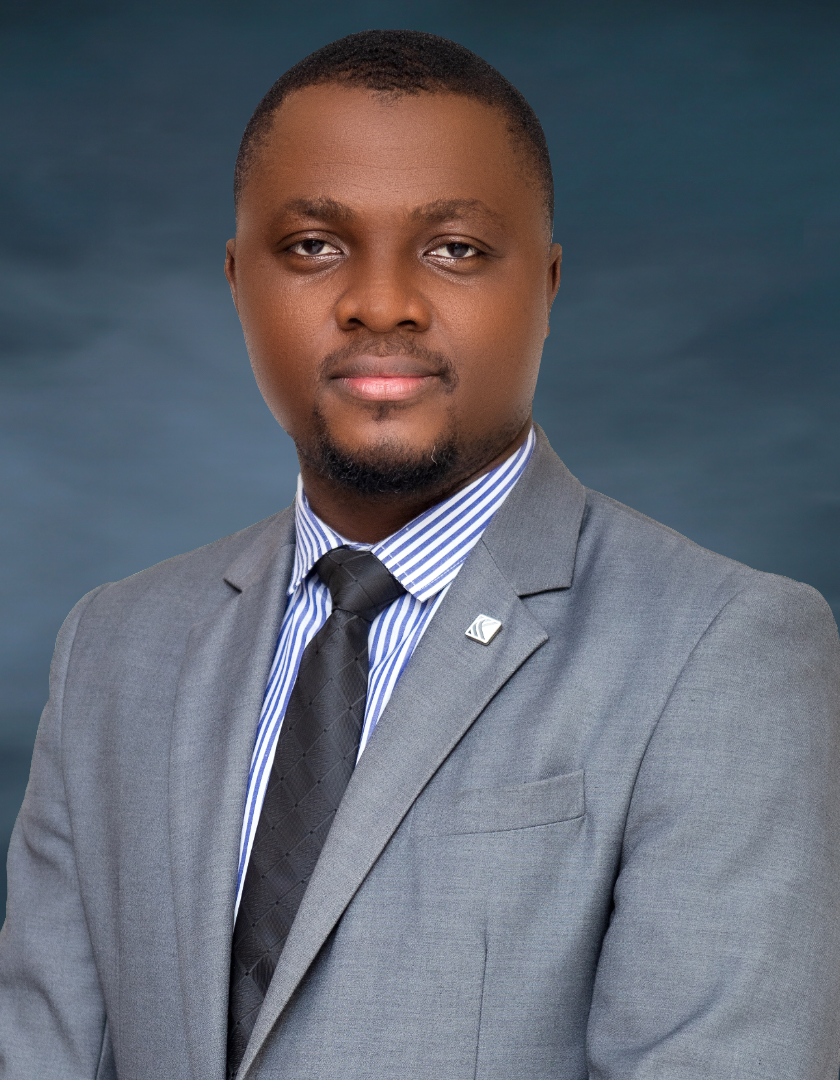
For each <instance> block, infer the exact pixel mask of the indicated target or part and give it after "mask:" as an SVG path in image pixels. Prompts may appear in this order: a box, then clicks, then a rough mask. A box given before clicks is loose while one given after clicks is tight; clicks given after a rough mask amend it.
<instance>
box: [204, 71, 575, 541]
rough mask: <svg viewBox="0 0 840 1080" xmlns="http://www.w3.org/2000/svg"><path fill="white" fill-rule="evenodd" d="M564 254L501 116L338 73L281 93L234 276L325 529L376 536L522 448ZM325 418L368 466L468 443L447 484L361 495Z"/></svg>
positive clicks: (248, 329) (230, 252)
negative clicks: (327, 446) (342, 78)
mask: <svg viewBox="0 0 840 1080" xmlns="http://www.w3.org/2000/svg"><path fill="white" fill-rule="evenodd" d="M560 254H561V252H560V247H559V245H557V244H552V243H551V242H550V237H549V235H548V224H547V220H546V213H545V208H544V204H543V194H542V192H541V191H540V189H539V187H538V186H537V184H536V181H535V179H534V176H533V172H532V170H531V168H530V164H529V163H528V162H527V159H526V158H525V155H524V154H523V152H522V150H521V148H520V147H518V146H517V144H516V143H515V142H514V141H513V140H512V139H511V137H510V136H509V134H508V132H507V128H506V122H505V119H504V117H503V116H502V115H501V114H500V113H499V112H498V111H497V110H495V109H492V108H489V107H487V106H485V105H484V104H482V103H480V102H477V101H474V100H472V99H470V98H465V97H462V96H460V95H454V94H448V93H447V94H429V93H420V94H415V95H404V96H402V97H398V98H396V99H394V98H386V97H384V96H383V95H379V94H374V93H371V92H369V91H366V90H361V89H355V88H349V87H345V86H340V85H332V84H327V85H321V86H315V87H307V88H306V89H303V90H300V91H297V92H295V93H294V94H292V95H290V96H289V98H287V99H286V101H284V102H283V104H282V105H281V106H280V108H279V109H278V111H277V113H276V114H275V117H274V121H273V125H272V128H271V130H270V132H269V134H268V136H267V138H266V139H265V141H264V143H263V144H261V146H260V148H259V151H258V154H257V156H256V158H255V160H254V163H253V165H252V166H251V168H250V170H249V172H248V175H247V179H246V182H245V185H244V188H243V190H242V192H241V196H240V200H239V204H238V207H237V222H236V238H235V239H234V240H230V241H229V242H228V245H227V261H226V267H225V272H226V275H227V279H228V281H229V283H230V288H231V292H232V294H233V300H234V303H235V305H236V309H237V312H238V314H239V317H240V320H241V322H242V327H243V330H244V333H245V340H246V343H247V347H248V352H249V355H250V358H251V363H252V366H253V370H254V374H255V376H256V379H257V383H258V385H259V388H260V390H261V392H262V394H263V397H264V398H265V400H266V402H267V404H268V406H269V408H270V409H271V411H272V413H273V414H274V416H275V417H276V419H277V420H278V421H279V423H280V424H281V426H282V427H283V428H284V429H285V430H286V431H287V432H288V433H289V435H290V436H291V437H292V439H293V440H294V442H295V444H296V446H297V448H298V456H299V458H300V463H301V474H302V477H303V483H304V488H305V491H306V494H307V498H308V499H309V501H310V504H311V506H312V509H313V510H314V511H315V513H317V514H318V515H319V516H320V517H321V518H322V519H323V520H324V521H325V522H326V523H327V524H328V525H330V526H331V527H332V528H334V529H336V530H337V531H338V532H339V533H341V534H342V535H343V536H345V537H347V538H348V539H350V540H356V541H361V542H367V543H375V542H377V541H379V540H381V539H383V538H384V537H386V536H389V535H390V534H391V533H393V532H395V531H396V530H397V529H399V528H400V527H402V526H403V525H404V524H406V522H408V521H410V520H411V519H412V518H414V517H415V516H416V515H417V514H419V513H421V512H422V511H423V510H425V509H427V508H428V507H429V506H432V505H434V503H436V502H438V501H440V500H441V499H443V498H445V497H447V496H448V495H449V494H451V493H452V492H454V491H455V490H457V489H458V488H460V487H463V486H464V485H466V484H468V483H469V482H470V481H471V480H472V479H474V478H475V477H477V476H479V475H480V474H481V473H482V472H486V471H487V470H488V469H490V468H492V467H493V466H495V465H496V464H498V463H499V462H501V461H503V460H504V459H505V458H506V457H507V456H509V455H510V454H512V453H513V452H514V451H515V450H516V449H517V448H518V447H519V446H521V445H522V443H523V442H524V441H525V439H526V438H527V434H528V431H529V430H530V425H531V403H532V400H533V395H534V388H535V385H536V380H537V373H538V370H539V364H540V358H541V355H542V348H543V342H544V340H545V337H546V336H547V334H548V316H549V312H550V309H551V303H552V301H553V299H554V296H555V294H556V292H557V288H558V285H559V282H560ZM321 432H326V433H327V434H328V435H329V438H330V440H331V441H332V442H333V444H334V445H336V446H337V447H339V448H340V449H341V450H342V451H343V452H344V453H345V454H348V455H350V456H352V457H354V458H356V459H358V460H362V461H366V462H373V463H377V462H378V463H381V462H388V461H390V460H395V459H399V460H408V461H421V460H425V459H427V458H428V456H429V455H434V454H435V452H436V450H437V451H438V452H439V448H440V447H441V446H445V445H446V444H447V443H454V444H456V445H457V447H458V449H459V451H460V453H459V456H458V459H457V465H456V467H455V468H454V469H453V470H452V471H450V473H449V475H447V476H446V477H445V478H444V480H443V481H441V482H440V483H439V484H438V485H437V486H435V487H433V488H426V489H423V490H419V491H417V490H415V491H410V492H408V493H401V494H399V495H394V494H389V495H376V496H362V495H360V494H359V492H358V491H355V490H353V489H351V488H348V487H346V486H344V485H342V484H341V483H338V482H336V481H335V480H333V479H331V477H330V475H329V474H328V472H327V471H326V470H325V469H324V468H323V466H322V465H321V463H320V461H319V456H318V452H317V446H318V436H319V433H321Z"/></svg>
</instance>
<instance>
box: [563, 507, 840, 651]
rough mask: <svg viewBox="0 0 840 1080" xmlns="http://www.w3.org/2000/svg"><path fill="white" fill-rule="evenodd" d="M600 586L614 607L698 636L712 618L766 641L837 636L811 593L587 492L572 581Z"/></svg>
mask: <svg viewBox="0 0 840 1080" xmlns="http://www.w3.org/2000/svg"><path fill="white" fill-rule="evenodd" d="M587 578H591V579H592V584H593V585H594V586H595V587H596V588H598V587H600V588H604V587H606V588H607V589H608V590H609V591H610V593H611V594H612V597H613V600H614V602H615V603H616V605H617V607H618V608H619V609H620V608H621V607H623V606H625V605H629V606H632V607H634V608H636V609H638V608H642V609H646V610H647V611H648V612H649V614H651V615H655V617H658V618H665V619H666V620H670V619H674V618H677V619H687V620H689V621H690V622H691V623H693V625H694V626H695V628H696V630H697V631H700V632H702V631H703V630H704V629H707V628H711V626H712V625H713V624H714V623H715V622H716V621H718V620H720V621H723V622H725V623H727V624H728V623H737V622H742V623H743V624H744V626H745V627H748V628H749V631H748V632H750V633H754V634H755V635H758V636H760V637H761V638H762V639H764V640H767V637H768V636H770V637H774V636H776V637H778V636H779V635H782V636H784V637H785V638H787V639H788V640H791V641H792V640H793V639H794V637H795V636H796V635H799V637H802V635H805V636H813V634H814V633H815V632H820V633H824V634H827V635H828V637H829V638H833V639H834V640H836V638H837V630H836V626H835V623H834V618H833V615H832V613H831V609H830V608H829V606H828V604H827V603H826V601H825V600H824V598H823V597H822V596H821V594H820V593H819V592H817V590H816V589H814V588H812V587H811V586H809V585H805V584H803V583H802V582H799V581H794V580H792V579H790V578H786V577H782V576H780V575H778V574H770V573H765V572H763V571H760V570H754V569H752V568H751V567H749V566H745V565H744V564H743V563H740V562H737V561H736V560H734V559H729V558H727V557H726V556H723V555H719V554H717V553H715V552H713V551H709V550H708V549H707V548H704V547H701V546H700V545H699V544H696V543H694V542H693V541H692V540H689V539H688V538H687V537H685V536H683V535H682V534H680V533H678V532H676V531H675V530H673V529H670V528H668V527H667V526H665V525H662V524H660V523H659V522H657V521H654V520H653V519H651V518H649V517H646V516H645V515H644V514H641V513H639V512H638V511H636V510H633V509H631V508H630V507H628V506H624V505H623V504H622V503H619V502H616V501H615V500H614V499H610V498H608V497H607V496H605V495H602V494H600V493H599V492H596V491H591V490H589V489H587V490H586V508H585V510H584V515H583V520H582V524H581V532H580V539H579V544H578V553H577V559H576V564H575V579H576V580H577V581H580V583H581V585H582V587H583V591H586V584H585V582H586V579H587Z"/></svg>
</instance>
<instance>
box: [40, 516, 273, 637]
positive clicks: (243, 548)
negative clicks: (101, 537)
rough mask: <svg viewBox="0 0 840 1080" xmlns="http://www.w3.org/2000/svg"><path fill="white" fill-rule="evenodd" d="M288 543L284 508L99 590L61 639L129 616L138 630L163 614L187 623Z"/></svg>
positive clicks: (80, 606)
mask: <svg viewBox="0 0 840 1080" xmlns="http://www.w3.org/2000/svg"><path fill="white" fill-rule="evenodd" d="M293 542H294V513H293V510H292V509H291V508H287V509H286V510H283V511H281V512H280V513H277V514H273V515H272V516H271V517H268V518H265V519H264V520H263V521H259V522H257V523H256V524H254V525H250V526H248V528H246V529H242V530H240V531H239V532H236V533H233V534H232V535H231V536H225V537H223V538H222V539H220V540H216V541H214V542H213V543H211V544H207V545H205V546H204V547H200V548H196V549H195V550H194V551H189V552H186V553H185V554H182V555H176V556H175V557H174V558H171V559H166V560H165V561H164V562H161V563H157V564H156V565H155V566H151V567H149V568H148V569H147V570H142V571H140V572H139V573H137V574H132V575H131V576H130V577H127V578H123V580H121V581H116V582H110V583H108V584H105V585H100V586H99V587H98V588H97V589H94V590H92V592H90V593H88V594H87V595H86V596H84V597H82V599H81V600H80V601H79V602H78V604H77V605H76V606H75V608H74V609H73V611H71V612H70V614H69V615H68V617H67V619H66V621H65V624H64V627H62V632H61V634H62V636H67V635H68V634H72V635H73V636H75V634H76V633H77V631H79V630H80V629H88V628H91V627H92V626H93V625H98V626H99V628H100V630H101V629H102V628H103V626H107V625H108V624H111V625H116V624H122V623H124V622H125V621H126V619H127V618H129V617H130V618H131V619H132V620H133V621H134V622H135V624H138V625H143V624H144V623H149V622H151V621H154V620H155V619H159V617H160V613H161V612H162V610H164V609H165V610H166V611H167V613H168V620H169V622H170V624H180V623H184V624H192V623H193V622H195V621H196V619H199V618H201V617H202V615H203V614H205V613H206V612H208V611H210V610H212V609H213V608H214V607H216V606H218V604H219V603H221V602H223V601H224V600H225V599H227V598H228V597H229V596H230V595H231V593H232V591H233V590H234V589H236V588H238V584H237V578H238V577H241V576H243V575H246V574H247V571H248V569H249V567H250V565H251V564H257V563H259V562H260V561H262V560H264V559H265V558H266V557H271V556H273V555H274V554H275V553H276V552H277V551H278V549H279V548H281V547H283V546H284V545H286V544H289V543H293ZM231 586H233V589H232V587H231ZM59 640H61V637H60V638H59Z"/></svg>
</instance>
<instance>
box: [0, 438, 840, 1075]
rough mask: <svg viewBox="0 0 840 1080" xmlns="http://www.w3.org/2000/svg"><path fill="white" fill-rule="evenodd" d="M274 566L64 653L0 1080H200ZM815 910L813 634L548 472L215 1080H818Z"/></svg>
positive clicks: (220, 575)
mask: <svg viewBox="0 0 840 1080" xmlns="http://www.w3.org/2000/svg"><path fill="white" fill-rule="evenodd" d="M293 553H294V527H293V514H292V512H291V511H289V510H286V511H284V512H282V513H280V514H278V515H276V516H275V517H273V518H269V519H268V520H267V521H264V522H262V523H260V524H258V525H255V526H253V527H252V528H250V529H246V530H245V531H244V532H242V533H239V534H237V535H235V536H232V537H228V538H227V539H225V540H221V541H219V542H218V543H215V544H211V545H210V546H209V547H206V548H202V549H200V550H199V551H196V552H193V553H191V554H189V555H184V556H180V557H178V558H176V559H172V560H170V561H168V562H166V563H162V564H161V565H159V566H156V567H153V568H152V569H150V570H148V571H145V572H144V573H142V574H138V575H135V576H134V577H132V578H128V579H127V580H125V581H122V582H119V583H116V584H113V585H107V586H104V587H102V588H100V589H97V590H95V591H94V592H92V593H90V594H89V595H88V596H86V597H85V598H84V599H83V600H82V601H81V602H80V603H79V604H78V605H77V606H76V608H75V609H74V611H73V612H72V613H71V615H70V616H69V617H68V619H67V621H66V623H65V625H64V627H63V629H62V631H61V634H60V636H59V640H58V644H57V648H56V654H55V659H54V663H53V669H52V677H51V693H50V701H49V704H48V706H47V708H46V710H45V713H44V717H43V719H42V723H41V727H40V729H39V733H38V739H37V744H36V750H35V755H34V759H33V766H32V774H31V779H30V783H29V786H28V788H27V793H26V798H25V800H24V805H23V809H22V811H21V815H20V818H19V820H18V823H17V825H16V828H15V832H14V835H13V839H12V844H11V849H10V855H9V908H8V919H7V922H6V925H5V927H4V929H3V931H2V937H0V1062H2V1065H0V1076H3V1077H5V1078H9V1080H34V1078H38V1080H53V1078H55V1080H59V1078H60V1080H93V1078H97V1080H113V1078H115V1077H119V1078H120V1080H153V1078H154V1080H222V1077H223V1075H224V1067H225V1031H226V1010H227V987H228V968H229V962H230V943H231V933H232V928H233V904H234V895H235V887H236V868H237V854H238V843H239V835H240V829H241V821H242V808H243V804H244V799H245V789H246V783H247V775H248V764H249V760H250V755H251V750H252V744H253V738H254V732H255V728H256V723H257V719H258V717H259V713H260V706H261V702H262V696H263V691H264V689H265V684H266V678H267V675H268V670H269V665H270V663H271V660H272V657H273V654H274V648H275V645H276V641H277V634H278V630H279V626H280V621H281V619H282V616H283V608H284V603H285V590H286V585H287V582H288V579H289V574H290V571H291V565H292V558H293ZM479 613H481V614H485V615H490V616H492V617H494V618H496V619H499V620H500V621H501V622H502V630H501V632H500V633H499V634H498V635H497V636H496V637H495V638H494V640H493V641H492V642H491V643H490V645H488V646H483V645H481V644H478V643H476V642H474V641H471V640H469V639H468V638H467V637H466V636H465V634H464V631H465V630H466V628H467V627H468V626H469V624H470V623H471V622H472V620H473V619H474V618H475V616H476V615H478V614H479ZM838 883H840V647H839V646H838V639H837V631H836V627H835V624H834V621H833V619H832V617H831V614H830V611H829V609H828V608H827V606H826V604H825V602H824V601H823V600H822V598H821V597H820V596H819V594H818V593H816V592H815V591H814V590H812V589H810V588H808V587H807V586H804V585H800V584H797V583H795V582H793V581H789V580H787V579H784V578H779V577H774V576H771V575H768V574H762V573H759V572H756V571H753V570H750V569H748V568H747V567H744V566H741V565H740V564H737V563H734V562H731V561H729V560H727V559H725V558H722V557H720V556H717V555H714V554H712V553H710V552H708V551H706V550H704V549H702V548H700V547H697V546H696V545H694V544H692V543H691V542H690V541H688V540H686V539H685V538H684V537H682V536H679V535H678V534H676V533H674V532H672V531H670V530H669V529H666V528H664V527H663V526H661V525H658V524H656V523H655V522H652V521H650V520H649V519H647V518H645V517H643V516H642V515H640V514H637V513H635V512H634V511H632V510H629V509H627V508H626V507H623V506H621V505H619V504H617V503H615V502H613V501H611V500H610V499H607V498H605V497H604V496H602V495H598V494H597V493H594V492H590V491H587V490H586V489H584V488H583V487H582V486H581V485H580V484H579V483H578V482H577V481H576V480H575V479H574V478H573V477H572V476H571V475H570V474H569V473H568V471H567V470H566V469H565V467H564V466H563V465H562V463H561V462H560V461H559V459H558V458H557V457H556V456H555V455H554V453H553V451H552V450H551V448H550V447H549V446H548V443H547V442H546V440H545V437H544V436H543V435H541V434H540V437H539V442H538V445H537V448H536V450H535V452H534V456H533V458H532V460H531V462H530V463H529V465H528V468H527V470H526V472H525V474H524V475H523V477H522V479H521V480H520V481H519V483H518V485H517V487H516V488H515V489H514V491H513V492H512V494H511V495H510V496H509V498H508V499H507V501H506V503H505V504H504V506H503V507H502V508H501V510H500V511H499V512H498V514H497V515H496V517H495V518H494V520H493V521H492V523H491V525H490V527H489V528H488V529H487V532H486V533H485V535H484V537H483V540H482V541H481V542H480V543H479V544H478V545H477V547H476V548H475V549H474V550H473V552H472V553H471V555H470V556H469V558H468V560H467V562H466V563H465V564H464V566H463V568H462V569H461V572H460V574H459V575H458V577H457V579H456V580H455V582H454V583H453V585H452V587H451V589H450V591H449V593H448V594H447V596H446V598H445V600H444V602H443V604H442V606H441V608H440V610H439V611H438V613H437V614H436V616H435V618H434V619H433V621H432V623H431V624H430V626H429V628H428V629H427V631H426V633H425V635H424V637H423V639H422V641H421V642H420V644H419V646H418V648H417V650H416V652H415V654H414V656H413V657H412V659H411V661H410V663H409V665H408V667H407V668H406V670H405V672H404V674H403V675H402V677H401V679H400V682H399V683H398V684H397V687H396V689H395V691H394V694H393V696H392V698H391V700H390V702H389V704H388V706H387V708H386V710H385V711H384V713H383V715H382V718H381V719H380V721H379V724H378V726H377V729H376V731H375V733H374V735H373V737H372V738H371V741H370V743H369V745H368V747H367V748H366V750H365V752H364V754H363V755H362V757H361V759H360V761H359V764H358V766H357V768H356V770H355V772H354V774H353V777H352V779H351V781H350V784H349V786H348V788H347V791H346V794H345V797H344V801H343V802H342V805H341V807H340V809H339V812H338V815H337V816H336V819H335V822H334V824H333V828H332V831H331V832H330V835H329V837H328V839H327V843H326V846H325V847H324V850H323V852H322V855H321V859H320V861H319V863H318V865H317V867H316V870H315V873H314V875H313V877H312V879H311V882H310V885H309V888H308V890H307V893H306V895H305V896H304V899H303V902H302V904H301V907H300V909H299V911H298V915H297V918H296V920H295V923H294V926H293V927H292V931H291V934H290V936H289V939H288V941H287V944H286V948H285V950H284V952H283V955H282V956H281V959H280V962H279V964H278V967H277V970H276V972H275V975H274V979H273V981H272V984H271V986H270V988H269V991H268V995H267V997H266V1000H265V1004H264V1007H263V1010H262V1012H261V1014H260V1017H259V1019H258V1021H257V1025H256V1028H255V1030H254V1033H253V1036H252V1038H251V1042H250V1044H249V1048H248V1051H247V1053H246V1056H245V1059H244V1061H243V1064H242V1068H241V1070H240V1074H239V1075H240V1077H241V1078H243V1080H244V1078H245V1077H247V1078H248V1080H268V1078H280V1077H282V1078H286V1080H309V1078H312V1080H316V1078H317V1080H394V1078H396V1077H399V1078H400V1080H441V1078H446V1080H462V1078H463V1080H519V1078H528V1080H531V1078H533V1080H538V1078H539V1080H549V1078H552V1080H585V1078H588V1080H698V1078H709V1080H733V1078H734V1077H737V1078H738V1080H752V1078H755V1080H836V1077H837V1072H838V1063H840V886H839V885H838Z"/></svg>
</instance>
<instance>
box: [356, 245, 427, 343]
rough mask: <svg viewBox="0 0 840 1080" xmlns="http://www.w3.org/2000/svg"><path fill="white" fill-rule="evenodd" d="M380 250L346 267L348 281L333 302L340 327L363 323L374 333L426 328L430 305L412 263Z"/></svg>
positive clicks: (362, 324)
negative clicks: (387, 256) (388, 256)
mask: <svg viewBox="0 0 840 1080" xmlns="http://www.w3.org/2000/svg"><path fill="white" fill-rule="evenodd" d="M407 261H408V260H406V262H403V261H402V260H400V259H398V258H396V257H394V258H386V257H383V256H382V255H381V254H379V255H376V256H374V255H373V253H371V255H370V256H369V257H368V258H365V259H359V260H358V261H356V262H355V264H354V265H353V266H352V267H350V268H349V270H350V274H351V277H350V281H349V283H348V286H347V288H346V289H345V291H344V292H343V293H342V295H341V297H340V298H339V300H338V303H337V304H336V311H335V316H336V321H337V322H338V325H339V326H340V327H341V329H342V330H352V329H355V328H356V327H365V328H366V329H367V330H370V331H372V332H373V333H376V334H388V333H392V332H393V331H394V330H398V329H399V330H415V331H422V330H427V329H428V328H429V325H430V323H431V309H430V305H429V303H428V301H427V299H426V298H425V297H424V296H423V294H422V292H421V290H420V288H419V282H418V281H417V279H416V273H415V272H413V267H411V266H409V265H406V263H407Z"/></svg>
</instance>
